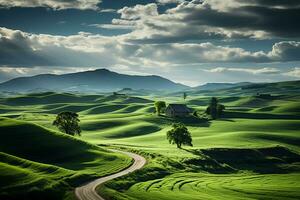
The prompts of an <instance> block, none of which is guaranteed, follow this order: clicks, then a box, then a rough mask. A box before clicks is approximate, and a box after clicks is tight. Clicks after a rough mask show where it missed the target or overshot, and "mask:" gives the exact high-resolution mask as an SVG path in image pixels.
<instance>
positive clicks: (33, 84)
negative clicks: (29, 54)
mask: <svg viewBox="0 0 300 200" xmlns="http://www.w3.org/2000/svg"><path fill="white" fill-rule="evenodd" d="M123 88H131V89H134V90H139V89H144V90H159V91H179V90H184V89H187V88H189V87H188V86H186V85H183V84H179V83H175V82H172V81H170V80H168V79H166V78H163V77H160V76H155V75H149V76H138V75H125V74H119V73H116V72H112V71H109V70H107V69H97V70H94V71H84V72H77V73H70V74H62V75H56V74H40V75H36V76H31V77H19V78H15V79H12V80H9V81H6V82H4V83H1V84H0V91H10V92H12V91H13V92H33V91H49V90H51V91H78V92H83V91H85V92H86V91H98V92H109V91H116V90H120V89H123Z"/></svg>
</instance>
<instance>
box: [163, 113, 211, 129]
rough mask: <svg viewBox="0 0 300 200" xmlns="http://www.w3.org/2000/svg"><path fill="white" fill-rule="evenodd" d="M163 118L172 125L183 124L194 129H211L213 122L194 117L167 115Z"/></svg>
mask: <svg viewBox="0 0 300 200" xmlns="http://www.w3.org/2000/svg"><path fill="white" fill-rule="evenodd" d="M161 117H163V118H164V119H165V120H168V121H169V122H172V123H183V124H185V125H187V126H194V127H209V126H210V124H211V122H210V121H209V120H207V119H204V118H198V117H194V116H192V115H190V116H186V117H168V116H165V115H161Z"/></svg>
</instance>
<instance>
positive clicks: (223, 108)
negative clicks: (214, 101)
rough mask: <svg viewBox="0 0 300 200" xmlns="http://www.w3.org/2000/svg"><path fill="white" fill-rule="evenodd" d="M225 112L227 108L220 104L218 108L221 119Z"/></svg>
mask: <svg viewBox="0 0 300 200" xmlns="http://www.w3.org/2000/svg"><path fill="white" fill-rule="evenodd" d="M224 110H225V106H224V105H223V104H218V106H217V113H218V117H220V116H221V115H222V114H223V113H224Z"/></svg>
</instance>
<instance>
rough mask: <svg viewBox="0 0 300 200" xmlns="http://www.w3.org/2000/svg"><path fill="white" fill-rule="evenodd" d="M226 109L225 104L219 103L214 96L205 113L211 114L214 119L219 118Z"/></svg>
mask: <svg viewBox="0 0 300 200" xmlns="http://www.w3.org/2000/svg"><path fill="white" fill-rule="evenodd" d="M224 110H225V106H224V105H223V104H219V102H218V99H217V98H216V97H212V98H211V100H210V103H209V106H208V107H207V108H206V111H205V113H206V114H208V115H210V116H211V118H212V119H217V118H218V117H220V116H221V115H222V114H223V112H224Z"/></svg>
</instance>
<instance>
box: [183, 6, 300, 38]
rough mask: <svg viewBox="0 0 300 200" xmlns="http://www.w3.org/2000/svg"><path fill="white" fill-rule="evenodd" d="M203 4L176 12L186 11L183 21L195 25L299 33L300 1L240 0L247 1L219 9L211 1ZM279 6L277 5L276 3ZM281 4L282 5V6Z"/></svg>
mask: <svg viewBox="0 0 300 200" xmlns="http://www.w3.org/2000/svg"><path fill="white" fill-rule="evenodd" d="M207 2H208V3H207V4H204V5H203V6H201V7H200V8H199V9H195V7H189V8H186V9H183V10H181V11H180V10H179V12H186V16H185V17H184V18H183V19H182V22H183V23H188V24H193V25H195V26H201V25H207V26H210V27H219V28H225V29H231V30H238V31H239V30H240V31H265V32H267V33H269V34H271V35H273V36H276V37H284V38H293V37H297V38H298V37H299V35H300V26H298V25H297V22H299V21H300V2H299V1H293V2H294V4H293V5H294V6H291V7H285V6H287V5H289V6H290V4H288V3H280V2H278V1H274V2H273V1H266V0H264V1H263V0H253V1H240V2H247V3H249V4H251V3H253V5H249V4H245V5H243V4H242V5H240V6H238V7H229V8H227V9H226V8H224V10H221V9H220V10H218V9H215V8H214V7H213V5H210V4H209V1H207ZM277 6H278V7H277ZM281 6H282V7H281Z"/></svg>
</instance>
